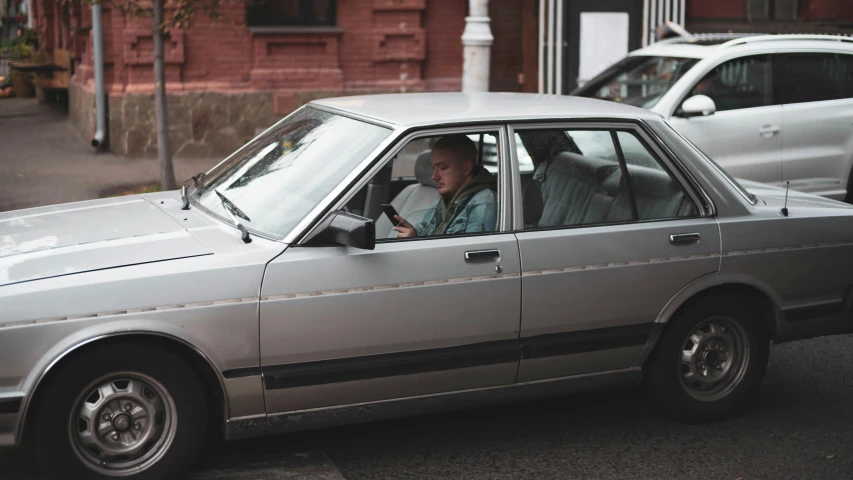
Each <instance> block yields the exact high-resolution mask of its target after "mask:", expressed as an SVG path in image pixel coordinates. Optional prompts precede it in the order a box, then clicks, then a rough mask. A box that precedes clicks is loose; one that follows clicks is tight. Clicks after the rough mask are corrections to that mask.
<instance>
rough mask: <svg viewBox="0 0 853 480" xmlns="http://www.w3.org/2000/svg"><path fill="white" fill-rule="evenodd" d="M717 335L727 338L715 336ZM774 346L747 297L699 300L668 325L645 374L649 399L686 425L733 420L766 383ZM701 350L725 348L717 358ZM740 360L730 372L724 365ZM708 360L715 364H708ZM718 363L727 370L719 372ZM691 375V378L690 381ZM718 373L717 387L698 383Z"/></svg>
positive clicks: (759, 314) (648, 362)
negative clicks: (770, 355) (724, 344)
mask: <svg viewBox="0 0 853 480" xmlns="http://www.w3.org/2000/svg"><path fill="white" fill-rule="evenodd" d="M712 324H714V325H716V330H712V327H711V325H712ZM721 327H722V328H721ZM706 330H707V331H706ZM714 331H716V332H719V331H722V332H723V333H722V334H717V336H716V337H715V336H714V333H713V332H714ZM693 334H696V335H695V336H694V337H693V338H694V339H701V340H700V342H699V343H695V342H694V340H691V339H690V336H691V335H693ZM712 338H716V339H718V343H725V341H726V340H725V339H726V338H729V339H735V340H733V341H731V342H730V344H731V345H736V347H733V348H732V349H731V350H732V352H740V353H739V354H732V353H730V352H728V351H727V349H726V348H725V347H722V346H721V345H718V344H714V343H712V342H711V339H712ZM769 344H770V340H769V335H768V331H767V329H766V328H765V325H764V323H763V318H762V315H761V312H760V310H759V309H758V308H756V307H755V305H754V303H753V302H751V301H750V300H749V299H748V298H741V297H737V296H724V297H719V296H712V295H709V296H706V297H704V298H700V299H697V300H696V301H694V302H692V303H690V304H688V305H685V307H684V308H682V309H681V310H680V311H679V312H678V313H677V314H676V315H675V316H674V317H673V318H672V319H671V320H670V321H669V323H668V324H667V325H666V327H665V328H664V331H663V333H662V335H661V338H660V340H659V341H658V344H657V346H656V347H655V351H654V353H653V354H652V356H651V357H650V358H649V360H648V361H647V362H646V365H645V366H644V374H645V377H646V380H647V382H646V384H647V387H648V389H649V395H650V397H651V399H652V400H653V401H654V402H655V403H656V404H657V405H658V406H659V407H660V408H661V409H662V410H663V412H664V413H666V414H667V415H669V416H671V417H673V418H675V419H677V420H681V421H684V422H687V423H701V422H707V421H712V420H718V419H721V418H723V417H726V416H729V415H732V414H734V413H736V412H737V411H739V410H740V409H742V408H743V407H744V406H745V404H746V403H747V402H748V401H749V400H750V398H751V397H752V395H753V393H754V392H755V390H756V388H757V387H758V385H759V384H760V383H761V379H762V378H763V377H764V372H765V370H766V368H767V360H768V358H769V353H770V345H769ZM694 345H695V347H694ZM744 345H748V346H749V348H748V352H749V354H748V355H744V352H745V351H746V350H744V349H743V346H744ZM702 346H705V347H710V350H711V352H713V350H716V348H714V347H715V346H717V347H721V348H719V349H720V352H718V353H716V354H714V353H707V352H706V353H704V354H703V353H701V352H700V350H703V348H702ZM682 353H686V354H687V355H688V356H689V357H690V358H692V359H696V360H695V362H699V364H698V365H701V366H702V367H703V368H698V367H697V366H696V365H697V363H695V362H687V361H685V360H682ZM703 355H704V357H703ZM708 355H714V356H713V357H709V356H708ZM720 355H725V357H721V356H720ZM735 357H738V358H742V360H740V361H738V362H737V365H738V366H737V367H736V366H735V362H734V360H732V361H731V363H730V368H728V369H726V362H725V361H721V360H720V359H721V358H728V359H731V358H735ZM744 357H746V358H744ZM709 360H710V361H714V362H715V363H716V364H715V365H708V364H709V363H710V361H709ZM717 362H718V363H717ZM719 364H722V369H719V368H717V367H716V365H719ZM691 365H692V367H691ZM712 369H714V371H711V370H712ZM703 370H704V371H705V372H710V374H711V377H708V376H707V375H702V371H703ZM691 374H692V375H693V376H692V377H688V376H686V375H691ZM716 374H719V375H720V377H719V380H718V383H717V384H716V385H706V384H703V383H702V382H700V381H699V380H702V381H704V382H708V383H709V384H710V383H712V382H711V381H710V380H708V378H714V377H713V376H714V375H716ZM703 389H704V390H703ZM715 389H716V390H715Z"/></svg>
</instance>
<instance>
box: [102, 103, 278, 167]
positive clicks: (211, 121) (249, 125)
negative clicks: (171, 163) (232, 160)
mask: <svg viewBox="0 0 853 480" xmlns="http://www.w3.org/2000/svg"><path fill="white" fill-rule="evenodd" d="M273 106H274V96H273V93H272V92H250V93H223V92H179V93H174V94H168V95H167V115H168V120H169V137H170V140H171V147H172V154H173V155H174V156H175V157H224V156H225V155H227V154H229V153H231V152H233V151H234V150H237V148H239V147H240V146H241V145H243V144H244V143H246V142H248V141H249V140H251V139H252V138H253V137H254V136H255V135H257V134H258V133H260V132H261V131H263V130H265V129H266V128H267V127H269V126H270V125H272V124H273V123H275V122H276V121H278V120H279V119H280V118H281V115H277V114H275V113H274V109H273ZM109 112H110V114H109V139H110V140H109V141H110V150H111V151H112V152H113V153H116V154H119V155H131V156H156V155H157V133H156V128H155V123H154V95H153V94H124V95H110V99H109Z"/></svg>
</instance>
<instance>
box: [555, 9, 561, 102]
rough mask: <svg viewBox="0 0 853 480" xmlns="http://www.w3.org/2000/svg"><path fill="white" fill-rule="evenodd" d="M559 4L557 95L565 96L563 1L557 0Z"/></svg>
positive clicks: (557, 19) (557, 20)
mask: <svg viewBox="0 0 853 480" xmlns="http://www.w3.org/2000/svg"><path fill="white" fill-rule="evenodd" d="M555 1H556V2H557V18H556V22H557V40H556V42H557V48H556V52H557V53H556V55H557V68H556V69H555V70H556V71H557V81H556V82H555V83H556V87H557V95H562V94H563V0H555Z"/></svg>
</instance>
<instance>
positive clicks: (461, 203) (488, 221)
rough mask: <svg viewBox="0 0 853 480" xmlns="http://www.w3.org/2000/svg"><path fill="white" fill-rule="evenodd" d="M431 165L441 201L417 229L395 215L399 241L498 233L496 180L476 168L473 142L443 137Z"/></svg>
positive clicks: (489, 174)
mask: <svg viewBox="0 0 853 480" xmlns="http://www.w3.org/2000/svg"><path fill="white" fill-rule="evenodd" d="M429 163H430V164H431V165H432V169H433V172H432V179H433V180H434V181H435V185H436V187H438V193H439V194H440V195H441V197H439V199H438V201H437V202H436V204H435V205H434V206H433V207H431V208H430V210H429V211H428V212H427V213H426V215H424V218H423V220H422V221H421V222H420V223H419V224H417V225H412V224H410V223H409V222H408V221H406V220H405V219H404V218H401V217H400V216H399V215H395V216H394V218H395V219H396V220H397V221H398V222H399V224H398V225H397V226H396V227H394V230H396V231H397V238H413V237H426V236H430V235H453V234H460V233H475V232H493V231H495V226H496V224H497V218H498V213H497V212H498V209H497V195H496V194H495V191H496V190H497V188H496V180H495V177H494V175H492V174H491V173H489V171H487V170H486V169H485V168H483V167H482V166H480V165H477V147H476V146H474V142H472V141H471V140H470V139H469V138H468V137H466V136H465V135H448V136H445V137H442V138H441V139H439V140H438V141H437V142H436V143H435V145H433V147H432V152H431V153H430V159H429Z"/></svg>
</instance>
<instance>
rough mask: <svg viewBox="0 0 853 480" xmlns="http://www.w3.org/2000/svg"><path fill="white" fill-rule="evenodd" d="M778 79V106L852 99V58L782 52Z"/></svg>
mask: <svg viewBox="0 0 853 480" xmlns="http://www.w3.org/2000/svg"><path fill="white" fill-rule="evenodd" d="M780 56H781V57H782V59H783V62H782V64H783V67H782V74H781V75H779V76H778V79H777V81H778V82H779V87H780V89H779V90H780V92H781V101H780V102H779V103H804V102H820V101H824V100H838V99H841V98H851V97H853V61H851V59H853V56H851V55H839V54H835V53H805V52H804V53H784V54H781V55H780Z"/></svg>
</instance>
